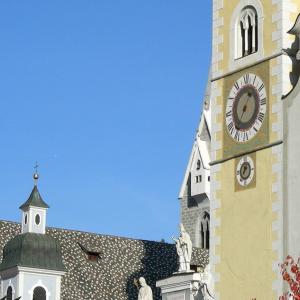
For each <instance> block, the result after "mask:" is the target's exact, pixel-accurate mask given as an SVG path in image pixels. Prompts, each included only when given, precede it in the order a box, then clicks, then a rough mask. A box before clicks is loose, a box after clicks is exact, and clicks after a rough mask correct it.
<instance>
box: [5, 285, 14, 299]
mask: <svg viewBox="0 0 300 300" xmlns="http://www.w3.org/2000/svg"><path fill="white" fill-rule="evenodd" d="M12 294H13V290H12V287H11V286H9V287H8V289H7V292H6V299H7V300H12V298H13V295H12Z"/></svg>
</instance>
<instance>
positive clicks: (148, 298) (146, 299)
mask: <svg viewBox="0 0 300 300" xmlns="http://www.w3.org/2000/svg"><path fill="white" fill-rule="evenodd" d="M134 284H135V285H136V286H137V287H138V286H140V288H139V295H138V300H153V296H152V290H151V287H150V286H149V285H148V284H147V283H146V280H145V278H144V277H140V278H139V280H138V282H137V280H134Z"/></svg>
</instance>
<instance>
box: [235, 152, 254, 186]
mask: <svg viewBox="0 0 300 300" xmlns="http://www.w3.org/2000/svg"><path fill="white" fill-rule="evenodd" d="M254 172H255V170H254V162H253V160H252V158H251V157H250V156H244V157H242V158H241V159H240V161H239V162H238V164H237V167H236V178H237V182H238V183H239V184H240V185H241V186H247V185H248V184H250V182H251V181H252V179H253V177H254Z"/></svg>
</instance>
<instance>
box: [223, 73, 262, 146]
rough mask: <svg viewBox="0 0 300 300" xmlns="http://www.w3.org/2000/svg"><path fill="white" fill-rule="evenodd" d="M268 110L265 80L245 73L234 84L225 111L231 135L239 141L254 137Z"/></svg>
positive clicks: (243, 141) (242, 141)
mask: <svg viewBox="0 0 300 300" xmlns="http://www.w3.org/2000/svg"><path fill="white" fill-rule="evenodd" d="M266 110H267V93H266V88H265V85H264V83H263V81H262V80H261V79H260V78H259V77H258V76H257V75H255V74H252V73H249V74H245V75H244V76H242V77H241V78H239V79H238V80H237V81H236V82H235V84H234V85H233V87H232V89H231V91H230V93H229V96H228V98H227V105H226V111H225V120H226V127H227V131H228V133H229V135H230V136H231V137H232V138H233V139H234V140H235V141H236V142H239V143H245V142H247V141H249V140H250V139H252V138H253V137H254V136H255V135H256V134H257V133H258V131H259V130H260V128H261V126H262V124H263V122H264V119H265V115H266Z"/></svg>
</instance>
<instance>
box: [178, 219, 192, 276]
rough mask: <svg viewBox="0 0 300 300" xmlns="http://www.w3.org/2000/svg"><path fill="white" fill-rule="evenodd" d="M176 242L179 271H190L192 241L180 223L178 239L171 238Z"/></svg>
mask: <svg viewBox="0 0 300 300" xmlns="http://www.w3.org/2000/svg"><path fill="white" fill-rule="evenodd" d="M173 240H174V241H175V243H176V250H177V254H178V257H179V270H178V271H179V272H188V271H190V264H191V258H192V250H193V246H192V241H191V238H190V236H189V234H188V233H187V232H186V231H185V229H184V227H183V225H182V224H180V236H179V238H178V239H175V238H173Z"/></svg>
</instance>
